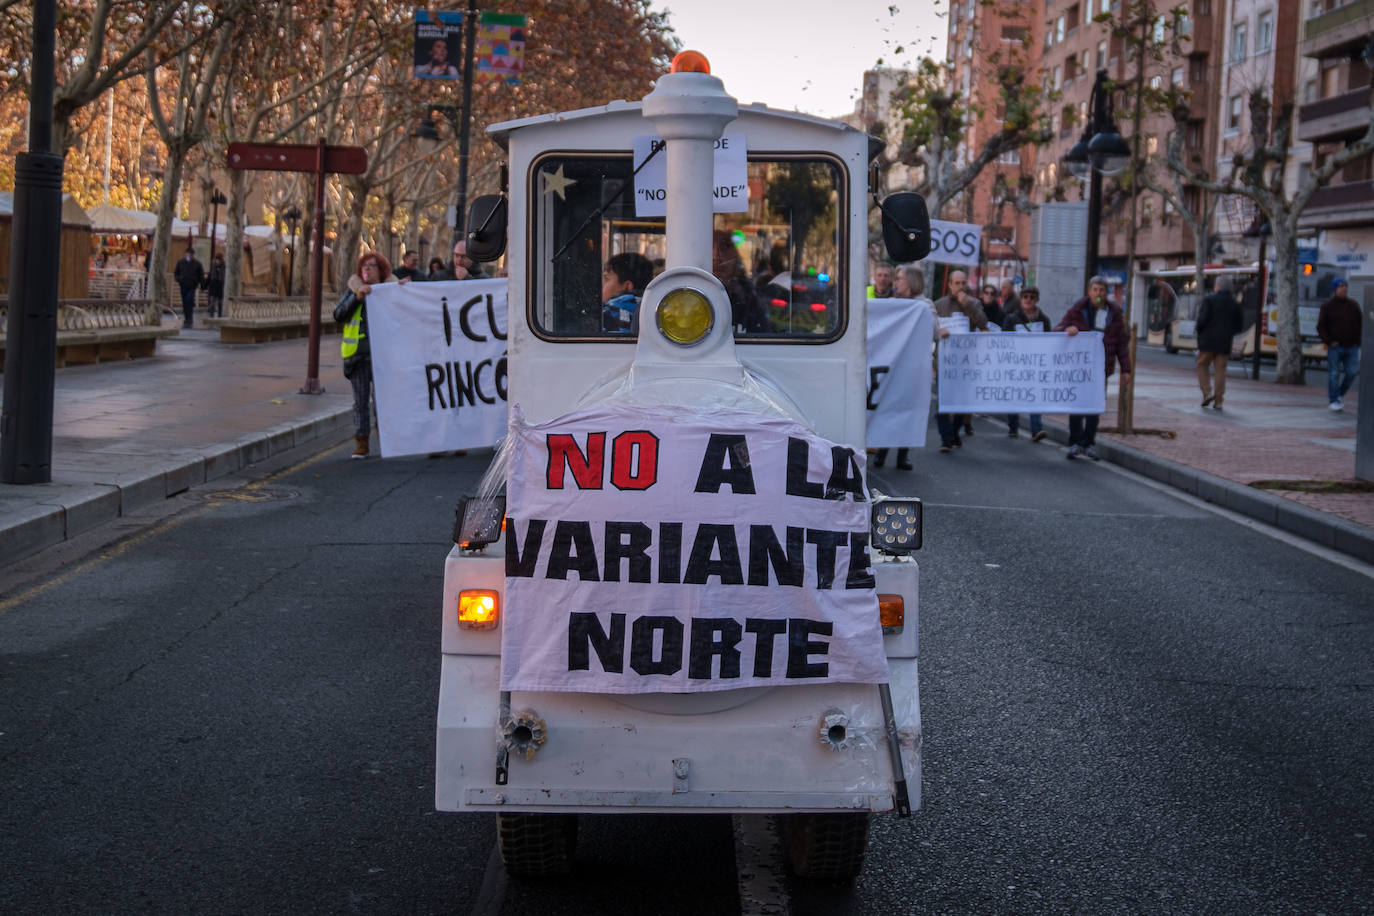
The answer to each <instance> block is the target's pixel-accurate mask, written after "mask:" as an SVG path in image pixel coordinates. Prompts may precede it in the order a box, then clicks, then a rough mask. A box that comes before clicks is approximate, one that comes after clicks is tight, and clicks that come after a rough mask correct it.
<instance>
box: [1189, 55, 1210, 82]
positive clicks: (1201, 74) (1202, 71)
mask: <svg viewBox="0 0 1374 916" xmlns="http://www.w3.org/2000/svg"><path fill="white" fill-rule="evenodd" d="M1188 81H1189V82H1191V83H1192V84H1193V85H1194V86H1199V85H1202V84H1203V83H1206V82H1207V61H1206V60H1195V61H1193V62H1192V64H1190V65H1189V74H1188Z"/></svg>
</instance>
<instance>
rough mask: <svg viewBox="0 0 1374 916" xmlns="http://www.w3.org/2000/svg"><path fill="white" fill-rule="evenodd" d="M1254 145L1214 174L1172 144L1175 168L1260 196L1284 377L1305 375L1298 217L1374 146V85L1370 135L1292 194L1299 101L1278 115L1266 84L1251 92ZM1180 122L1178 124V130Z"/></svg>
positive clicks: (1206, 182) (1200, 181)
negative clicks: (1287, 170) (1288, 180)
mask: <svg viewBox="0 0 1374 916" xmlns="http://www.w3.org/2000/svg"><path fill="white" fill-rule="evenodd" d="M1249 104H1250V151H1249V153H1248V154H1243V153H1237V154H1236V156H1235V157H1234V159H1233V160H1232V163H1231V173H1230V174H1229V175H1227V176H1226V177H1224V178H1221V179H1220V180H1214V179H1212V178H1211V177H1209V176H1208V175H1207V174H1206V173H1204V172H1202V171H1199V170H1197V169H1194V168H1192V167H1191V166H1189V165H1188V164H1187V163H1185V162H1183V161H1182V159H1181V157H1179V156H1178V155H1176V152H1177V151H1176V150H1175V149H1174V144H1171V147H1170V155H1169V160H1168V161H1169V168H1170V169H1172V170H1173V171H1175V172H1177V173H1178V174H1179V175H1181V176H1183V178H1185V179H1186V180H1187V181H1189V182H1191V183H1192V184H1194V185H1197V186H1198V187H1201V188H1206V189H1207V190H1208V191H1211V192H1213V193H1215V194H1239V195H1241V196H1242V197H1245V198H1248V199H1249V200H1252V201H1254V203H1255V206H1257V207H1258V208H1259V209H1260V212H1262V213H1263V214H1264V216H1265V218H1266V219H1267V220H1268V222H1269V229H1270V232H1272V233H1273V246H1274V275H1273V283H1274V298H1275V303H1276V305H1277V310H1278V328H1277V333H1276V334H1275V335H1274V336H1275V337H1276V338H1278V381H1279V382H1282V383H1286V384H1292V385H1298V384H1302V381H1303V366H1302V334H1301V331H1300V330H1299V327H1298V219H1299V218H1300V217H1301V216H1302V212H1303V210H1305V209H1306V208H1307V204H1308V201H1310V200H1311V199H1312V195H1313V194H1315V193H1316V192H1317V190H1318V189H1319V188H1322V187H1325V186H1326V185H1327V184H1328V183H1330V181H1331V179H1332V177H1334V176H1335V174H1336V173H1337V172H1338V171H1340V170H1341V169H1342V168H1344V167H1345V165H1346V164H1347V163H1349V162H1354V161H1355V160H1356V159H1359V158H1360V157H1362V156H1367V155H1369V154H1370V153H1371V152H1374V86H1371V87H1370V99H1369V112H1370V114H1369V125H1368V127H1367V128H1366V129H1365V132H1364V135H1363V136H1361V137H1360V138H1359V139H1357V140H1353V141H1351V142H1349V143H1347V144H1346V145H1345V148H1344V149H1341V150H1340V151H1338V152H1336V153H1334V154H1333V155H1331V156H1330V157H1329V158H1327V159H1326V160H1325V161H1324V162H1322V164H1321V165H1319V166H1317V167H1316V168H1314V169H1312V170H1311V172H1309V173H1308V174H1307V177H1306V178H1305V179H1304V180H1302V181H1301V182H1299V183H1298V187H1297V189H1296V190H1295V191H1294V192H1293V193H1292V194H1291V195H1290V194H1289V193H1288V191H1287V189H1286V188H1285V186H1284V174H1283V173H1284V164H1285V162H1286V161H1287V158H1288V149H1289V145H1290V142H1291V140H1292V131H1293V108H1294V105H1293V102H1292V101H1291V100H1288V101H1284V102H1283V103H1282V104H1281V105H1280V106H1279V110H1278V113H1277V116H1276V117H1274V118H1273V119H1272V124H1271V118H1270V112H1271V110H1272V105H1271V103H1270V100H1269V96H1268V94H1267V93H1266V92H1265V90H1263V89H1254V90H1252V91H1251V92H1250V97H1249ZM1177 130H1178V128H1177V127H1176V128H1175V131H1176V132H1177Z"/></svg>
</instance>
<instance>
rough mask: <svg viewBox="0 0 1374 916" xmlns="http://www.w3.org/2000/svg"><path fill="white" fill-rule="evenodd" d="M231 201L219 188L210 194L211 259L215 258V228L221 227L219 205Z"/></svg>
mask: <svg viewBox="0 0 1374 916" xmlns="http://www.w3.org/2000/svg"><path fill="white" fill-rule="evenodd" d="M227 203H229V198H227V197H225V196H224V193H223V192H222V191H220V189H219V188H215V193H214V194H211V195H210V260H212V261H213V260H214V259H215V230H216V229H217V228H218V227H219V205H220V204H227Z"/></svg>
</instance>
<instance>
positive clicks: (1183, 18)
mask: <svg viewBox="0 0 1374 916" xmlns="http://www.w3.org/2000/svg"><path fill="white" fill-rule="evenodd" d="M1178 34H1180V35H1182V36H1184V37H1185V38H1186V37H1187V36H1189V35H1192V34H1193V17H1192V16H1189V15H1188V11H1187V10H1184V11H1183V12H1182V13H1179V15H1178Z"/></svg>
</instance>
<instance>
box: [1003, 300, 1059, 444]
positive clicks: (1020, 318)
mask: <svg viewBox="0 0 1374 916" xmlns="http://www.w3.org/2000/svg"><path fill="white" fill-rule="evenodd" d="M1049 329H1050V317H1049V316H1048V315H1046V314H1045V313H1044V312H1042V311H1040V290H1038V289H1036V288H1035V287H1034V286H1027V287H1026V288H1025V289H1023V290H1021V304H1020V305H1018V306H1017V307H1016V308H1014V309H1012V311H1011V314H1009V315H1007V318H1006V320H1005V321H1004V322H1002V330H1004V331H1011V332H1013V333H1019V334H1043V333H1044V332H1046V331H1048V330H1049ZM1030 431H1031V441H1032V442H1039V441H1040V440H1042V439H1044V438H1045V430H1044V423H1043V418H1042V417H1041V415H1040V414H1038V413H1033V414H1030ZM1007 435H1008V436H1010V437H1011V438H1013V439H1015V438H1017V437H1018V436H1020V435H1021V417H1020V416H1019V415H1018V414H1014V413H1009V414H1007Z"/></svg>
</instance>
